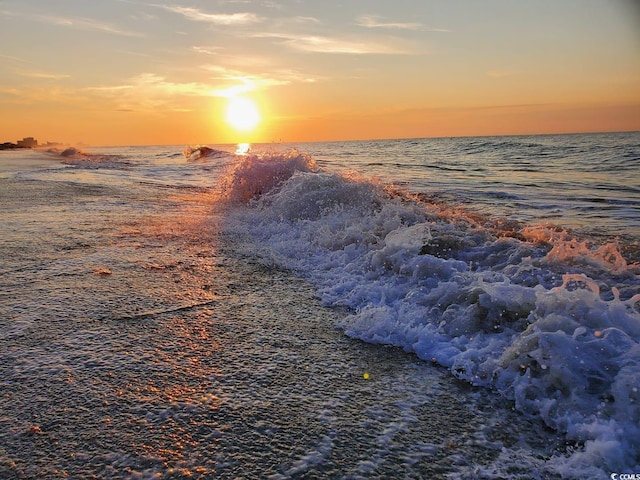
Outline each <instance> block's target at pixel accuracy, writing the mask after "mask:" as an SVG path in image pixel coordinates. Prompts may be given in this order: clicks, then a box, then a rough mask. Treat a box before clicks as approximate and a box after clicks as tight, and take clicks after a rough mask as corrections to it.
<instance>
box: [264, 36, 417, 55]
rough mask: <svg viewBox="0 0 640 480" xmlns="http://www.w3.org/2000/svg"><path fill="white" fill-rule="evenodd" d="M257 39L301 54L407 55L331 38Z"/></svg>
mask: <svg viewBox="0 0 640 480" xmlns="http://www.w3.org/2000/svg"><path fill="white" fill-rule="evenodd" d="M253 36H254V37H255V38H273V39H277V40H282V43H283V44H284V45H286V46H288V47H289V48H292V49H294V50H298V51H301V52H312V53H338V54H350V55H358V54H383V55H398V54H401V55H406V54H409V53H411V52H409V51H408V50H406V49H402V48H398V47H394V46H392V45H391V44H389V43H384V44H383V43H378V42H371V41H360V40H347V39H340V38H331V37H326V36H320V35H297V34H290V33H268V32H265V33H256V34H254V35H253Z"/></svg>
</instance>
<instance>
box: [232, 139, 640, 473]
mask: <svg viewBox="0 0 640 480" xmlns="http://www.w3.org/2000/svg"><path fill="white" fill-rule="evenodd" d="M224 187H225V192H226V198H227V199H228V200H229V201H230V202H231V204H232V205H235V207H233V208H232V209H231V211H230V213H229V214H228V218H227V227H226V228H227V229H229V230H231V231H235V232H236V233H242V234H246V235H248V236H249V238H251V239H252V243H251V247H250V248H251V252H252V253H253V254H255V253H257V254H258V255H260V256H261V257H262V259H263V261H265V262H270V263H273V264H276V265H278V266H280V267H282V268H287V269H291V270H293V271H295V272H297V273H298V274H299V275H301V276H303V277H305V278H307V279H309V280H310V281H311V282H312V283H313V284H314V285H315V286H316V288H317V292H318V295H319V296H320V298H321V299H322V301H323V303H324V304H325V305H326V306H332V307H335V306H342V307H346V308H347V310H348V312H349V314H347V315H345V317H344V318H343V319H342V320H341V322H340V324H339V327H340V328H342V329H343V330H344V331H345V333H346V334H347V335H349V336H352V337H354V338H358V339H361V340H364V341H366V342H372V343H380V344H390V345H396V346H400V347H402V348H404V349H405V350H406V351H410V352H414V353H415V354H416V355H417V356H418V357H419V358H421V359H423V360H426V361H432V362H436V363H438V364H440V365H442V366H443V367H446V368H448V369H450V371H451V372H452V373H453V374H454V375H455V376H457V377H459V378H461V379H464V380H466V381H468V382H470V383H472V384H474V385H477V386H484V387H488V388H491V389H494V390H496V391H497V392H499V393H500V394H501V395H504V396H505V397H506V398H508V399H510V400H511V401H513V402H514V405H515V407H516V408H517V409H518V410H519V411H521V412H523V413H524V414H527V415H530V416H533V417H536V418H539V419H541V420H542V421H543V422H544V423H545V424H547V425H548V426H549V427H551V428H554V429H556V430H558V431H559V432H562V433H563V434H565V435H566V437H567V440H568V441H572V442H575V447H574V448H572V449H570V451H568V452H565V453H558V454H557V457H555V458H553V459H552V460H551V463H552V464H555V468H556V470H557V471H558V473H560V474H563V475H567V476H575V475H580V474H585V475H590V474H593V473H594V472H598V473H599V474H601V473H602V471H607V472H611V471H625V470H626V471H633V470H635V471H640V454H639V452H640V449H639V448H638V446H639V445H640V392H638V387H639V386H640V308H639V307H640V306H639V304H640V293H639V291H640V279H639V277H638V275H637V272H638V266H637V265H628V264H627V262H626V261H625V259H624V258H623V257H622V255H621V254H620V252H619V250H618V249H617V247H616V246H615V245H613V244H607V245H601V246H595V247H592V246H590V245H589V243H588V242H586V241H578V240H576V239H573V238H571V236H570V235H569V234H568V233H566V232H560V231H559V230H558V229H554V228H547V227H533V226H525V225H521V226H520V227H519V228H515V229H514V228H513V226H510V228H509V229H501V228H496V226H495V225H497V224H499V223H500V222H494V221H492V220H491V219H488V218H484V219H482V218H478V217H477V216H473V215H465V214H464V212H461V211H460V210H459V209H455V208H451V207H448V206H446V205H444V204H442V203H438V202H437V199H436V200H435V201H434V199H430V200H429V201H424V200H419V199H416V198H414V197H411V196H409V195H406V194H399V193H398V192H392V191H391V190H390V189H386V188H385V187H384V186H383V185H381V184H377V183H375V182H371V181H367V180H365V179H362V178H359V177H358V176H357V175H344V174H343V175H338V174H335V173H331V172H327V171H324V170H321V169H319V168H318V167H317V165H316V164H315V162H314V161H313V159H312V158H311V157H310V156H308V155H306V154H303V153H300V152H297V151H296V152H290V153H286V154H278V153H272V154H268V155H262V156H258V155H249V156H246V157H243V158H238V163H237V165H236V167H235V169H234V170H233V171H232V172H231V174H230V176H229V177H228V179H227V180H226V181H225V182H224ZM554 462H555V463H554Z"/></svg>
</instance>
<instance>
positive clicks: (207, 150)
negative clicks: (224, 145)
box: [182, 145, 229, 161]
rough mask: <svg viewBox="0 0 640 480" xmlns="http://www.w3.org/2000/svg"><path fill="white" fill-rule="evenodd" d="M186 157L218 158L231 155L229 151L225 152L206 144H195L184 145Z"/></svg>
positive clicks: (196, 158)
mask: <svg viewBox="0 0 640 480" xmlns="http://www.w3.org/2000/svg"><path fill="white" fill-rule="evenodd" d="M182 154H183V155H184V157H185V158H186V159H187V160H191V161H193V160H201V159H205V158H217V157H227V156H229V152H225V151H224V150H216V149H215V148H211V147H208V146H206V145H195V146H189V145H187V146H186V147H184V150H183V152H182Z"/></svg>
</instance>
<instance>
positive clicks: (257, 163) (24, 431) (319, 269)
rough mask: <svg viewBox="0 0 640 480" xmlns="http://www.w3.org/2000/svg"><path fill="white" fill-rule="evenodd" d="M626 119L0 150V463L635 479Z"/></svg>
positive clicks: (133, 471)
mask: <svg viewBox="0 0 640 480" xmlns="http://www.w3.org/2000/svg"><path fill="white" fill-rule="evenodd" d="M639 171H640V133H638V132H635V133H634V132H632V133H612V134H575V135H545V136H507V137H477V138H439V139H402V140H374V141H354V142H328V143H306V144H267V145H252V146H251V147H250V149H249V146H245V145H239V146H236V145H208V146H206V147H199V146H190V147H185V146H140V147H136V146H134V147H86V148H84V149H83V150H80V149H76V148H68V149H64V148H60V149H49V150H13V151H2V152H0V206H1V210H0V478H2V479H24V478H29V479H31V478H33V479H36V478H37V479H44V478H52V479H53V478H167V479H178V478H222V479H225V478H269V479H287V478H309V479H312V478H351V479H359V478H424V479H435V478H451V479H467V478H469V479H472V478H473V479H507V478H508V479H531V478H538V479H574V478H575V479H577V478H594V479H597V478H603V479H609V478H614V477H615V476H616V475H613V474H617V475H618V476H617V478H623V477H624V476H623V474H627V475H626V478H635V477H633V475H634V474H635V475H637V476H638V477H639V478H640V392H639V391H638V389H639V388H640V244H639V242H640V175H639V174H638V172H639Z"/></svg>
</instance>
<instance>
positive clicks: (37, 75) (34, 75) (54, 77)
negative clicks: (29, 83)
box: [16, 70, 71, 80]
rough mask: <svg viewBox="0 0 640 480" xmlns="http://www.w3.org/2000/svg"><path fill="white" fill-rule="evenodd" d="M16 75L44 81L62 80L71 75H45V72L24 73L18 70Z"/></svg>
mask: <svg viewBox="0 0 640 480" xmlns="http://www.w3.org/2000/svg"><path fill="white" fill-rule="evenodd" d="M16 73H17V74H18V75H20V76H22V77H29V78H39V79H44V80H62V79H64V78H70V77H71V75H67V74H64V73H45V72H25V71H21V70H18V71H16Z"/></svg>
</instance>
